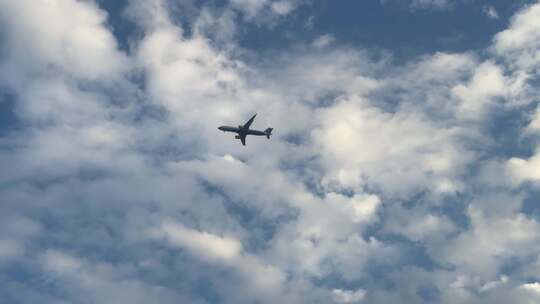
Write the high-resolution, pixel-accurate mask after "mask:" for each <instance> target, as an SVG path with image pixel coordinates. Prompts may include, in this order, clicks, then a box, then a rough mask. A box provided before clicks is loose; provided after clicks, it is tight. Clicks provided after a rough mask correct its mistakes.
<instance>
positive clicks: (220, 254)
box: [150, 221, 242, 261]
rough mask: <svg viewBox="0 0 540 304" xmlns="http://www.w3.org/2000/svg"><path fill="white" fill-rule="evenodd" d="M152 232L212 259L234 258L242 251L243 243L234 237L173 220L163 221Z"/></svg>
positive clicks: (198, 254)
mask: <svg viewBox="0 0 540 304" xmlns="http://www.w3.org/2000/svg"><path fill="white" fill-rule="evenodd" d="M150 233H151V234H152V235H153V236H154V237H160V234H163V236H162V237H164V238H165V239H166V240H167V241H169V242H170V243H171V244H172V245H174V246H179V247H181V248H185V249H187V250H188V251H189V252H190V253H191V254H193V255H194V256H195V257H204V258H207V259H210V260H214V259H218V260H225V261H227V260H232V259H235V258H237V257H238V255H239V254H240V252H241V251H242V244H241V243H240V242H239V241H238V240H236V239H234V238H230V237H220V236H217V235H214V234H211V233H207V232H199V231H196V230H193V229H188V228H186V227H184V226H182V225H181V224H179V223H175V222H172V221H165V222H163V223H162V225H161V227H160V228H158V230H154V231H152V232H150Z"/></svg>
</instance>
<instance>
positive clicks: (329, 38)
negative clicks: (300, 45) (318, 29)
mask: <svg viewBox="0 0 540 304" xmlns="http://www.w3.org/2000/svg"><path fill="white" fill-rule="evenodd" d="M334 40H335V38H334V36H333V35H331V34H325V35H321V36H319V37H317V39H315V40H314V41H313V43H312V45H313V46H314V47H315V48H317V49H322V48H324V47H326V46H328V45H330V44H331V43H332V42H334Z"/></svg>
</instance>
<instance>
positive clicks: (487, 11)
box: [482, 6, 499, 19]
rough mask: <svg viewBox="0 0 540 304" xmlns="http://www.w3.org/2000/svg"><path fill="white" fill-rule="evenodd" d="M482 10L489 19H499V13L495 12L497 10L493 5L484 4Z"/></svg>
mask: <svg viewBox="0 0 540 304" xmlns="http://www.w3.org/2000/svg"><path fill="white" fill-rule="evenodd" d="M482 11H483V12H484V14H485V15H486V16H488V17H489V18H490V19H499V13H498V12H497V10H496V9H495V8H494V7H493V6H484V8H483V9H482Z"/></svg>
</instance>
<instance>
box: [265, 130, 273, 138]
mask: <svg viewBox="0 0 540 304" xmlns="http://www.w3.org/2000/svg"><path fill="white" fill-rule="evenodd" d="M272 130H274V129H273V128H268V129H266V130H264V133H265V134H266V138H268V139H270V135H272Z"/></svg>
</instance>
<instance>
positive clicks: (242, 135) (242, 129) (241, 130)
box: [218, 114, 273, 146]
mask: <svg viewBox="0 0 540 304" xmlns="http://www.w3.org/2000/svg"><path fill="white" fill-rule="evenodd" d="M255 116H257V114H255V115H253V117H251V118H250V119H249V120H248V121H247V122H246V123H245V124H244V125H243V126H238V128H236V127H230V126H221V127H219V128H218V129H219V130H221V131H223V132H234V133H238V135H236V136H235V138H236V139H240V141H241V142H242V145H244V146H245V145H246V136H247V135H256V136H266V138H268V139H270V135H272V130H273V129H272V128H268V129H266V130H264V131H258V130H252V129H250V128H249V126H251V124H252V123H253V120H255Z"/></svg>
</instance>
